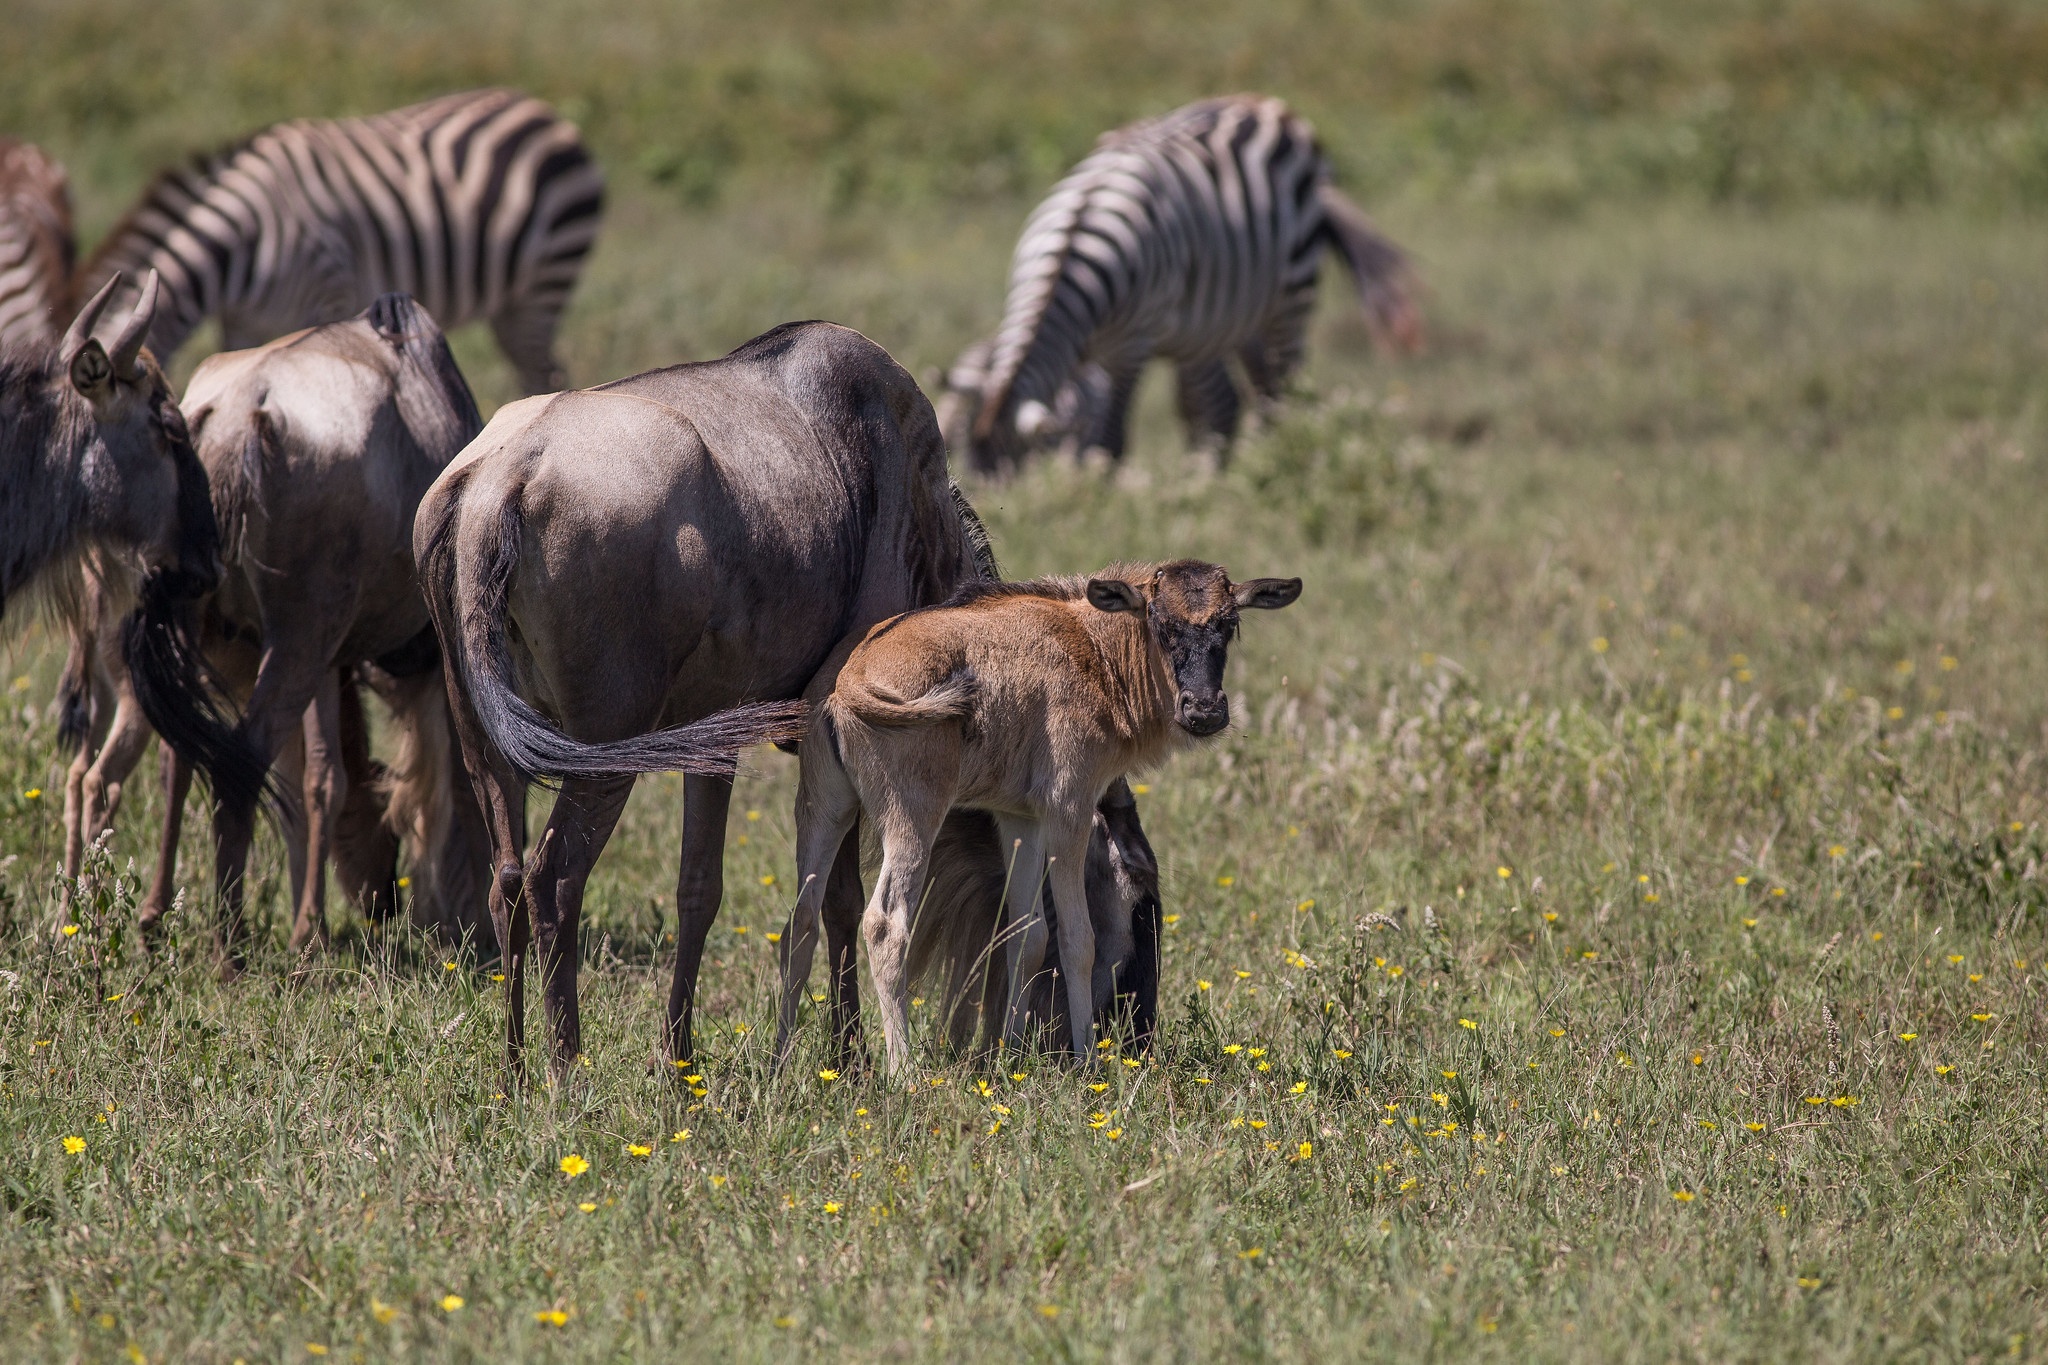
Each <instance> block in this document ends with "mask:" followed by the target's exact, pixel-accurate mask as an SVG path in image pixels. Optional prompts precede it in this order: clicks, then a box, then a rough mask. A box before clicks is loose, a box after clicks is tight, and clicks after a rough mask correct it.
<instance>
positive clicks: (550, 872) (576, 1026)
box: [527, 777, 633, 1079]
mask: <svg viewBox="0 0 2048 1365" xmlns="http://www.w3.org/2000/svg"><path fill="white" fill-rule="evenodd" d="M632 794H633V779H632V778H630V777H607V778H584V777H572V778H570V779H568V780H567V781H565V782H563V783H562V791H561V794H560V795H559V796H557V797H556V798H555V808H554V810H553V811H552V812H550V813H549V815H548V826H547V832H546V833H545V834H544V835H542V836H541V847H540V851H539V853H538V854H536V855H535V856H536V858H537V860H538V863H539V865H538V866H537V867H535V868H534V871H533V875H532V876H531V877H529V878H528V879H527V886H528V895H527V899H528V900H529V901H531V902H532V914H533V930H534V935H533V936H534V951H535V952H537V953H538V954H539V956H540V970H541V977H540V979H541V998H542V999H543V1000H544V1001H545V1002H546V1005H547V1012H548V1027H549V1031H550V1032H551V1033H553V1035H554V1052H553V1055H552V1057H551V1058H550V1059H549V1061H550V1065H551V1066H552V1068H553V1070H554V1073H555V1076H556V1078H557V1079H560V1078H561V1077H564V1076H566V1075H567V1074H568V1073H569V1068H570V1067H572V1066H574V1065H575V1064H576V1058H577V1057H578V1056H579V1055H580V1054H581V1053H582V1051H583V1021H582V1014H581V1011H580V1009H579V1007H578V1004H577V998H576V970H577V966H578V963H577V956H578V952H579V942H578V930H579V928H580V927H581V925H582V922H583V884H584V883H585V882H586V881H588V880H589V879H590V869H591V868H593V867H595V866H596V865H597V858H598V855H599V854H600V853H603V852H604V846H605V843H606V841H608V840H609V839H610V838H611V837H612V830H613V829H615V828H616V827H617V826H618V823H619V816H620V815H621V814H622V813H623V812H624V811H625V809H626V798H627V797H629V796H631V795H632Z"/></svg>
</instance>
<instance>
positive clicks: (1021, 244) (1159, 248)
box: [949, 95, 1420, 471]
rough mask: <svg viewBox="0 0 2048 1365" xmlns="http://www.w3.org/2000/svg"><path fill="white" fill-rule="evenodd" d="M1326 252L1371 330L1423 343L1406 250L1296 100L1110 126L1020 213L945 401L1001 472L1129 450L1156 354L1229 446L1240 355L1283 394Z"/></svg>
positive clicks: (1204, 425)
mask: <svg viewBox="0 0 2048 1365" xmlns="http://www.w3.org/2000/svg"><path fill="white" fill-rule="evenodd" d="M1325 246H1328V247H1334V248H1335V249H1336V250H1337V252H1338V254H1339V255H1341V256H1342V257H1343V258H1344V261H1345V263H1346V264H1347V265H1348V266H1349V267H1350V269H1351V273H1352V276H1353V277H1354V279H1355V280H1356V281H1357V284H1358V291H1359V295H1360V297H1361V299H1362V301H1363V302H1364V305H1365V309H1366V316H1367V319H1368V321H1369V322H1370V323H1371V325H1372V326H1373V328H1374V331H1375V333H1376V335H1378V336H1379V337H1380V338H1381V339H1382V340H1384V341H1386V342H1390V343H1392V344H1395V345H1400V346H1410V345H1413V344H1415V342H1416V341H1417V340H1418V339H1419V336H1420V320H1419V317H1418V314H1417V312H1416V309H1415V305H1414V302H1413V301H1412V299H1411V298H1410V294H1409V276H1408V268H1407V258H1406V257H1405V256H1404V255H1403V254H1402V252H1401V250H1400V248H1398V247H1396V246H1395V245H1394V244H1393V243H1392V242H1390V241H1388V240H1387V239H1386V238H1385V237H1383V236H1382V235H1380V233H1379V231H1378V230H1377V229H1376V228H1375V227H1374V226H1373V224H1372V221H1371V220H1370V219H1369V218H1367V217H1366V215H1365V214H1364V212H1363V211H1362V210H1360V209H1359V208H1358V206H1357V205H1355V204H1353V203H1352V202H1351V201H1350V200H1349V199H1347V198H1345V197H1344V196H1343V195H1342V194H1340V193H1339V192H1338V191H1337V189H1336V187H1335V186H1334V185H1332V184H1331V183H1330V166H1329V162H1328V160H1327V159H1326V158H1325V157H1324V155H1323V150H1322V147H1321V146H1320V145H1319V144H1318V143H1317V141H1316V135H1315V130H1314V129H1313V128H1311V127H1310V126H1309V124H1308V122H1307V121H1306V120H1305V119H1302V118H1301V117H1300V116H1298V115H1296V114H1295V113H1294V112H1293V111H1292V110H1290V109H1289V108H1288V107H1287V106H1286V104H1284V103H1282V102H1281V101H1280V100H1277V99H1270V98H1265V97H1262V96H1258V95H1233V96H1228V97H1225V98H1221V99H1211V100H1203V101H1201V102H1199V103H1196V104H1190V105H1188V106H1186V107H1185V108H1181V109H1176V110H1175V111H1173V112H1172V113H1170V114H1166V115H1163V116H1161V117H1159V118H1156V119H1151V120H1148V121H1146V122H1143V123H1136V124H1132V125H1131V126H1129V127H1127V128H1121V129H1118V130H1117V131H1115V132H1112V133H1109V134H1107V135H1105V136H1104V137H1103V138H1102V140H1101V141H1100V142H1099V143H1098V144H1097V145H1096V148H1095V150H1094V151H1093V152H1092V153H1090V154H1089V155H1088V157H1087V158H1086V159H1085V160H1083V161H1082V162H1081V164H1080V165H1078V166H1076V167H1075V168H1074V169H1073V170H1072V171H1071V172H1070V173H1069V174H1068V175H1067V177H1066V178H1065V179H1064V180H1062V181H1060V182H1059V184H1057V185H1055V186H1054V187H1053V189H1052V192H1051V193H1050V194H1048V195H1047V196H1046V198H1045V200H1044V202H1043V203H1041V204H1040V205H1039V206H1038V207H1037V208H1036V209H1035V210H1033V211H1032V214H1031V217H1030V218H1029V220H1027V221H1026V223H1025V225H1024V235H1023V237H1022V238H1021V239H1019V241H1018V243H1017V251H1016V254H1015V256H1014V257H1013V258H1012V261H1011V266H1010V295H1009V301H1008V305H1007V307H1006V309H1005V312H1004V316H1003V323H1002V327H1001V328H1000V330H998V331H997V333H996V336H995V340H994V342H993V345H992V350H991V351H990V352H989V355H988V359H987V361H986V363H985V364H982V363H976V362H977V361H978V359H979V357H977V356H976V355H975V354H974V353H973V351H972V350H971V349H970V352H969V354H968V355H966V356H963V358H962V360H963V363H961V364H958V365H956V366H955V367H954V375H952V376H949V379H950V378H954V377H958V378H961V379H963V380H964V381H966V384H967V387H965V388H964V389H963V390H960V391H957V393H958V399H957V400H956V402H955V403H954V404H952V407H953V410H954V411H955V412H956V413H958V412H960V410H961V409H962V408H963V407H966V408H972V409H973V410H974V415H973V419H972V425H971V427H970V429H969V433H968V440H967V448H968V455H969V459H970V462H971V463H972V464H973V465H974V466H975V467H976V468H978V469H981V470H983V471H993V470H996V469H999V468H1001V467H1003V466H1006V465H1009V464H1013V463H1015V462H1016V461H1017V460H1018V459H1019V458H1021V457H1022V455H1023V454H1024V453H1025V451H1026V449H1027V448H1028V447H1029V446H1031V445H1034V444H1041V443H1044V442H1045V441H1046V440H1047V438H1048V437H1052V438H1064V439H1066V440H1069V441H1075V442H1078V443H1079V444H1081V445H1083V446H1101V447H1103V448H1104V449H1106V450H1107V451H1108V452H1109V453H1110V455H1111V456H1112V457H1117V456H1121V455H1122V454H1123V449H1124V434H1125V425H1126V422H1127V419H1128V415H1129V409H1130V401H1131V395H1132V393H1133V391H1134V390H1135V389H1136V387H1137V382H1138V375H1139V372H1140V371H1141V370H1142V369H1143V368H1144V364H1145V362H1146V361H1147V360H1148V359H1150V358H1151V357H1152V356H1154V355H1158V356H1163V357H1165V358H1167V359H1170V360H1172V361H1173V362H1174V363H1175V365H1176V366H1177V368H1178V371H1179V386H1180V411H1181V417H1182V420H1183V421H1184V422H1185V423H1186V424H1187V427H1188V432H1189V436H1190V439H1191V440H1192V441H1193V442H1195V443H1196V444H1203V445H1209V446H1211V447H1213V448H1215V449H1217V450H1218V451H1219V453H1220V452H1221V451H1223V450H1225V449H1227V448H1228V446H1229V443H1230V441H1231V439H1232V438H1233V437H1234V436H1235V435H1236V432H1237V423H1238V417H1239V413H1240V410H1241V407H1242V402H1241V397H1240V394H1239V390H1238V385H1237V381H1236V380H1235V379H1234V378H1233V377H1232V375H1231V372H1230V362H1231V360H1232V359H1233V358H1235V360H1236V363H1237V364H1238V365H1239V366H1241V367H1242V368H1243V370H1244V373H1245V378H1246V379H1248V380H1249V381H1250V383H1251V386H1252V389H1253V392H1254V393H1255V394H1256V395H1257V396H1258V397H1259V399H1260V400H1261V401H1263V402H1268V403H1270V402H1272V401H1274V400H1277V399H1278V398H1279V396H1280V394H1281V392H1282V390H1283V389H1284V388H1285V385H1286V382H1287V379H1288V377H1289V376H1290V375H1291V374H1293V372H1294V371H1295V369H1296V368H1297V367H1298V366H1299V365H1300V363H1301V353H1302V342H1303V337H1304V333H1305V332H1306V330H1307V325H1308V316H1309V312H1310V310H1311V308H1312V307H1313V306H1314V302H1315V284H1316V271H1317V267H1318V265H1319V264H1320V260H1321V255H1322V249H1323V248H1324V247H1325ZM1090 364H1093V365H1096V366H1100V368H1101V371H1102V372H1104V373H1106V374H1107V377H1108V384H1107V386H1106V388H1105V387H1103V386H1100V385H1099V384H1095V383H1093V382H1092V381H1091V378H1090V375H1089V371H1088V369H1087V366H1088V365H1090ZM977 379H978V380H979V386H978V389H977V388H975V387H972V385H973V382H974V381H975V380H977ZM1077 381H1078V382H1079V384H1080V386H1081V387H1080V388H1079V389H1078V390H1076V389H1075V388H1074V387H1073V386H1074V385H1075V384H1076V382H1077ZM1091 394H1094V395H1097V396H1094V397H1091V396H1090V395H1091ZM1062 428H1065V429H1062Z"/></svg>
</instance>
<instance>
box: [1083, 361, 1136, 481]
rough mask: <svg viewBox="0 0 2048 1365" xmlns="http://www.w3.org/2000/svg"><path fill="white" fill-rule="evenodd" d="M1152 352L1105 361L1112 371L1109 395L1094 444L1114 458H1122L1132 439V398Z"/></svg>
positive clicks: (1106, 367) (1104, 363) (1103, 407)
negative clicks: (1119, 359) (1116, 360)
mask: <svg viewBox="0 0 2048 1365" xmlns="http://www.w3.org/2000/svg"><path fill="white" fill-rule="evenodd" d="M1147 359H1148V356H1147V355H1145V354H1139V355H1137V356H1135V357H1133V358H1128V359H1124V360H1121V361H1118V362H1116V363H1110V362H1107V361H1105V362H1103V366H1102V368H1103V369H1105V370H1107V371H1108V372H1109V399H1108V401H1107V402H1105V403H1104V404H1103V406H1102V420H1101V423H1100V424H1099V425H1098V426H1097V427H1096V428H1095V431H1094V438H1095V439H1094V440H1093V441H1092V442H1091V443H1090V444H1091V445H1096V446H1100V447H1101V448H1102V449H1103V450H1104V451H1105V452H1106V453H1107V454H1108V455H1109V458H1110V459H1111V460H1114V461H1118V462H1121V461H1122V460H1123V458H1124V447H1125V445H1126V444H1127V443H1128V441H1129V440H1130V426H1131V399H1132V398H1133V397H1135V396H1136V395H1137V392H1138V377H1139V376H1140V375H1142V374H1143V373H1144V372H1145V361H1146V360H1147Z"/></svg>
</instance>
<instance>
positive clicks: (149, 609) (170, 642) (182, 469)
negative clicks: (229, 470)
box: [121, 388, 283, 809]
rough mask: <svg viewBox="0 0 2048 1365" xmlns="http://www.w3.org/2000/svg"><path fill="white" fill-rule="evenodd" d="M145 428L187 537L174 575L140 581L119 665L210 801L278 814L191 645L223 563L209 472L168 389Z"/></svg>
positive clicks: (270, 784) (259, 764)
mask: <svg viewBox="0 0 2048 1365" xmlns="http://www.w3.org/2000/svg"><path fill="white" fill-rule="evenodd" d="M150 420H151V421H152V422H153V423H154V424H155V426H156V431H157V436H158V439H160V440H161V441H163V442H164V444H165V445H166V447H167V448H168V449H169V450H170V452H171V458H172V460H173V462H174V463H175V464H176V466H177V470H178V524H179V527H180V528H181V533H182V535H183V537H184V539H183V542H182V544H181V545H180V546H179V555H178V561H177V563H178V567H166V568H161V569H157V570H155V571H153V572H152V573H150V574H149V575H148V576H147V577H146V578H144V579H143V581H142V586H141V589H140V591H139V592H138V593H137V600H138V605H137V607H136V610H135V612H134V614H133V615H131V616H130V617H129V618H128V620H127V621H126V622H125V623H123V625H122V627H121V657H122V659H123V661H124V662H125V663H126V664H127V666H128V674H129V679H130V681H131V683H132V685H133V686H134V689H135V700H136V702H137V704H138V705H140V706H141V707H142V714H143V715H144V716H145V717H147V718H148V720H149V723H150V727H151V728H152V729H154V730H155V731H156V732H157V734H158V735H159V736H161V737H162V739H163V741H164V743H166V744H168V745H169V746H170V747H171V748H172V749H174V750H176V751H177V753H178V755H179V756H180V757H181V758H184V759H186V760H187V761H189V762H190V763H191V764H192V765H193V766H194V767H195V768H197V769H198V771H199V773H200V774H201V775H202V776H203V777H204V778H205V779H206V781H207V783H208V784H209V785H210V786H211V787H212V788H213V794H214V798H215V799H216V800H218V801H220V802H221V803H222V804H224V805H226V806H228V807H230V808H231V809H249V808H252V807H254V806H255V805H256V804H257V803H258V802H259V801H262V800H263V799H264V798H265V797H266V796H267V797H268V798H270V800H269V804H270V805H271V807H272V808H273V809H276V808H277V807H279V806H280V805H281V803H282V801H283V794H282V791H281V789H280V788H279V787H278V785H277V784H276V782H275V781H274V780H273V779H272V777H271V775H270V764H269V762H268V761H267V760H266V759H265V758H264V756H263V755H262V754H261V753H259V752H258V751H257V747H256V745H255V743H254V742H253V741H252V740H251V739H250V738H249V736H248V735H247V734H246V733H244V731H243V730H242V729H241V727H240V726H239V724H238V723H236V722H235V721H234V720H233V719H232V717H233V715H234V708H233V705H232V703H230V702H229V701H228V700H227V696H226V689H225V688H223V687H222V686H221V683H220V679H219V677H218V676H217V675H216V674H215V672H214V670H213V667H212V665H210V664H209V663H208V662H207V661H206V655H205V653H204V652H203V651H202V650H201V648H200V646H199V642H198V641H199V628H198V620H197V618H198V612H197V610H196V604H197V602H198V600H199V598H200V597H202V596H203V595H204V594H205V593H207V592H209V591H211V590H212V589H213V587H214V586H215V585H216V584H217V583H218V582H219V565H220V524H219V522H217V521H216V520H215V519H214V511H213V497H212V493H211V490H210V487H209V484H208V482H207V478H206V468H205V466H203V465H202V464H200V462H199V454H198V452H197V451H196V450H194V449H193V446H192V436H191V433H190V432H189V431H188V430H187V429H186V426H185V418H184V415H183V414H182V413H181V412H179V411H178V406H177V404H176V403H174V402H172V401H171V397H170V392H169V390H168V388H164V389H162V390H161V391H160V392H159V393H158V394H157V397H156V400H155V407H154V409H153V410H152V412H151V418H150Z"/></svg>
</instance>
